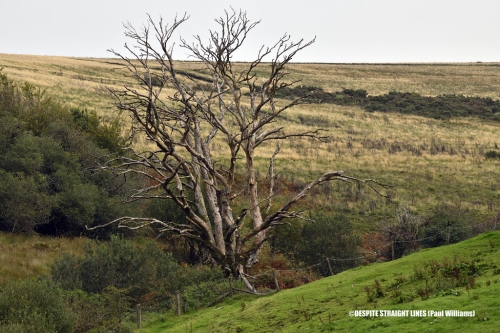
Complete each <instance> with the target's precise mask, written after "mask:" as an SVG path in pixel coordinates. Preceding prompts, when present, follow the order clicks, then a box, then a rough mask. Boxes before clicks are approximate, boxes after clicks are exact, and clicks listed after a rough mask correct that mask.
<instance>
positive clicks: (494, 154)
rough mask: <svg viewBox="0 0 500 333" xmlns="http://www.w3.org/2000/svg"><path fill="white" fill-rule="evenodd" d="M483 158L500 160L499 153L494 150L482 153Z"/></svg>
mask: <svg viewBox="0 0 500 333" xmlns="http://www.w3.org/2000/svg"><path fill="white" fill-rule="evenodd" d="M484 157H486V158H487V159H498V160H500V152H499V151H496V150H489V151H487V152H486V153H484Z"/></svg>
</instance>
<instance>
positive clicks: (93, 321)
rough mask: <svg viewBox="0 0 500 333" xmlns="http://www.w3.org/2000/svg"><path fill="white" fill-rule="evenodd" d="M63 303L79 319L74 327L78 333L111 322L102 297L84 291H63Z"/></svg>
mask: <svg viewBox="0 0 500 333" xmlns="http://www.w3.org/2000/svg"><path fill="white" fill-rule="evenodd" d="M61 294H62V298H63V301H64V303H65V305H66V307H67V308H68V309H70V310H71V311H72V312H73V313H74V314H75V315H76V317H77V320H76V322H75V325H74V329H75V332H76V333H84V332H89V331H91V330H92V329H95V328H96V327H104V326H106V324H107V322H108V321H109V319H108V318H109V314H108V313H107V311H106V307H105V300H104V298H103V297H101V296H100V295H96V294H89V293H86V292H84V291H82V290H70V291H68V290H63V291H62V292H61Z"/></svg>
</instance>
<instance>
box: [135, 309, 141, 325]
mask: <svg viewBox="0 0 500 333" xmlns="http://www.w3.org/2000/svg"><path fill="white" fill-rule="evenodd" d="M135 310H136V312H137V328H142V318H141V305H140V304H137V305H136V306H135Z"/></svg>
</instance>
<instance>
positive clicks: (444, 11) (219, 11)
mask: <svg viewBox="0 0 500 333" xmlns="http://www.w3.org/2000/svg"><path fill="white" fill-rule="evenodd" d="M230 6H233V8H235V9H242V10H244V11H246V12H247V14H248V17H249V18H250V19H251V20H261V23H260V24H259V26H258V27H257V28H256V29H255V30H254V31H253V33H252V34H251V36H250V39H249V41H248V43H247V44H248V45H247V48H245V49H244V50H243V52H241V53H240V54H239V55H238V57H239V58H238V59H236V60H244V61H249V60H252V59H253V58H254V57H255V55H256V53H257V50H258V49H259V48H260V46H261V45H263V44H265V45H271V44H273V42H275V41H276V40H277V39H278V38H279V37H281V36H282V35H283V34H284V33H285V32H287V33H289V34H291V35H292V38H293V39H294V40H299V39H301V38H304V39H312V38H313V37H314V36H316V43H315V44H314V45H312V46H310V47H309V48H308V49H306V50H304V51H303V52H302V53H300V54H298V55H297V57H296V58H295V61H300V62H327V63H352V62H377V63H379V62H475V61H483V62H492V61H495V62H498V61H500V42H499V40H500V38H499V37H500V36H499V32H500V0H342V1H340V0H328V1H327V0H324V1H318V0H305V1H297V0H289V1H272V0H247V1H228V0H210V1H201V0H177V1H172V0H136V1H132V0H119V1H118V0H116V1H111V0H77V1H74V0H44V1H41V0H16V1H12V0H0V53H11V54H36V55H60V56H77V57H109V56H111V54H110V53H109V52H107V51H106V50H107V49H109V48H113V49H115V50H117V51H122V50H123V48H122V47H123V44H124V43H125V41H126V39H125V37H124V28H123V23H124V22H126V21H130V22H131V23H132V24H133V25H134V26H136V27H140V26H141V25H143V24H144V23H145V22H146V20H147V16H146V13H149V14H151V16H152V17H153V18H158V17H160V15H161V16H162V17H163V18H164V20H165V21H166V22H170V21H171V20H172V19H173V18H174V17H175V15H176V14H178V15H182V14H184V12H187V13H188V14H189V15H190V19H189V20H188V21H187V22H186V23H184V24H183V25H182V26H181V27H180V29H179V32H180V33H181V34H182V36H183V37H184V38H185V39H190V37H191V36H192V35H195V34H198V35H200V36H202V37H203V36H207V32H208V29H210V28H212V29H213V28H215V27H216V25H215V23H214V21H213V19H214V18H216V17H220V16H221V15H223V13H224V9H229V8H230ZM174 56H176V58H177V59H185V58H186V54H185V51H184V50H182V49H177V50H176V52H175V53H174Z"/></svg>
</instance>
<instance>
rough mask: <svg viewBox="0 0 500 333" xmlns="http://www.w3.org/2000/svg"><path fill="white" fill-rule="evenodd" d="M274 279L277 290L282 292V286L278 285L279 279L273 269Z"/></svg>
mask: <svg viewBox="0 0 500 333" xmlns="http://www.w3.org/2000/svg"><path fill="white" fill-rule="evenodd" d="M273 278H274V284H275V285H276V289H277V290H278V291H280V285H279V284H278V279H277V278H276V271H275V270H274V268H273Z"/></svg>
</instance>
